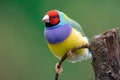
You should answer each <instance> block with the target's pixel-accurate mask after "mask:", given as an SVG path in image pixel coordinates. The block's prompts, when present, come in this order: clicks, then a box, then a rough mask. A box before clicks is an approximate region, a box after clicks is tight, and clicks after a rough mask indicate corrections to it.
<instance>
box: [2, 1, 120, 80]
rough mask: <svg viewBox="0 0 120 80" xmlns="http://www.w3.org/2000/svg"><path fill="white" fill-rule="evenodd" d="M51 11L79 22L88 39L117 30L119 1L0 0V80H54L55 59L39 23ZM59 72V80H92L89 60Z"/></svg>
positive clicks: (66, 64) (66, 67)
mask: <svg viewBox="0 0 120 80" xmlns="http://www.w3.org/2000/svg"><path fill="white" fill-rule="evenodd" d="M51 9H58V10H60V11H62V12H64V13H66V14H67V15H68V16H69V17H71V18H72V19H74V20H76V21H77V22H79V23H80V24H81V26H82V28H83V30H84V32H85V34H86V35H87V36H88V37H89V38H91V37H92V36H94V35H96V34H98V33H101V32H103V31H105V30H108V29H111V28H114V27H119V26H120V0H43V1H42V0H8V1H7V0H0V80H54V76H55V70H54V66H55V63H56V62H57V61H58V59H56V58H55V57H54V56H53V55H52V54H51V52H50V51H49V49H48V47H47V44H46V42H45V39H44V36H43V31H44V24H43V23H42V22H41V19H42V17H43V16H44V14H45V13H46V12H47V11H48V10H51ZM63 68H64V71H63V74H62V75H60V80H90V79H91V77H92V79H94V73H93V68H92V66H91V61H90V60H87V61H82V62H79V63H75V64H71V63H68V62H65V63H64V65H63Z"/></svg>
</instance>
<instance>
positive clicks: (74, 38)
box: [48, 28, 88, 58]
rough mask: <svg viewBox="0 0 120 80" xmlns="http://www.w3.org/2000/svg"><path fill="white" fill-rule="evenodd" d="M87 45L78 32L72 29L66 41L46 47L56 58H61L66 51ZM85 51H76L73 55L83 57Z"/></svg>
mask: <svg viewBox="0 0 120 80" xmlns="http://www.w3.org/2000/svg"><path fill="white" fill-rule="evenodd" d="M87 43H88V41H87V39H85V38H84V37H83V36H82V35H81V33H80V32H78V31H76V30H75V29H74V28H72V32H71V34H70V35H69V37H68V38H67V39H66V40H64V41H63V42H60V43H56V44H48V46H49V49H50V50H51V52H52V53H53V54H54V55H55V56H56V57H57V58H61V57H63V55H64V54H65V53H66V52H67V51H68V50H70V49H73V48H75V47H77V46H81V45H84V44H87ZM85 50H86V49H80V50H77V51H76V52H75V54H79V55H84V53H85Z"/></svg>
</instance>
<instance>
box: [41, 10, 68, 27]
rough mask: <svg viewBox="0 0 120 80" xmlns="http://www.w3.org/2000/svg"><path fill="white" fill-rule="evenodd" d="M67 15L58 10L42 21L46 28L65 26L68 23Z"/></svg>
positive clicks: (48, 13)
mask: <svg viewBox="0 0 120 80" xmlns="http://www.w3.org/2000/svg"><path fill="white" fill-rule="evenodd" d="M67 19H69V18H68V17H67V15H65V14H64V13H63V12H61V11H58V10H50V11H48V12H47V13H46V15H45V16H44V17H43V19H42V21H43V22H44V23H45V24H46V27H55V26H60V25H64V24H65V23H67Z"/></svg>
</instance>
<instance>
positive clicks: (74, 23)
mask: <svg viewBox="0 0 120 80" xmlns="http://www.w3.org/2000/svg"><path fill="white" fill-rule="evenodd" d="M68 22H69V23H70V24H71V25H72V27H73V28H75V29H76V30H77V31H79V32H80V33H81V34H82V35H83V36H84V37H85V33H84V32H83V30H82V27H81V26H80V25H79V23H77V22H76V21H74V20H72V19H70V18H69V20H68Z"/></svg>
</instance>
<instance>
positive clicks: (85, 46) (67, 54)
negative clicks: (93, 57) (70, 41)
mask: <svg viewBox="0 0 120 80" xmlns="http://www.w3.org/2000/svg"><path fill="white" fill-rule="evenodd" d="M82 48H89V45H87V44H86V45H82V46H78V47H76V48H73V49H72V50H70V51H68V52H66V53H65V55H64V56H63V57H62V58H61V59H60V61H59V62H58V66H57V68H58V69H59V68H60V67H61V66H62V63H63V62H64V61H65V59H66V58H67V57H68V56H69V55H70V52H72V53H74V52H75V51H77V50H78V49H82ZM58 76H59V74H58V73H56V75H55V80H58Z"/></svg>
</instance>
